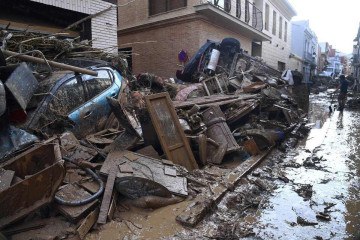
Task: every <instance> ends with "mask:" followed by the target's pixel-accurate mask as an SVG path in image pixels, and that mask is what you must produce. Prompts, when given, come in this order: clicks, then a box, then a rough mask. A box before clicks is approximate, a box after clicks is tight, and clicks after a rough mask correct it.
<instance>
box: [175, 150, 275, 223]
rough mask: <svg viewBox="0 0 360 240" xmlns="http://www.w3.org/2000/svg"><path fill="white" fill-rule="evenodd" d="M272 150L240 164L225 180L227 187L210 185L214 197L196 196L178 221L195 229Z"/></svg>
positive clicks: (179, 216) (217, 184)
mask: <svg viewBox="0 0 360 240" xmlns="http://www.w3.org/2000/svg"><path fill="white" fill-rule="evenodd" d="M271 150H272V148H270V149H269V150H267V151H265V152H263V153H262V154H260V155H257V156H253V157H251V158H250V159H248V160H246V161H245V162H244V163H242V164H240V165H239V166H238V167H236V168H235V169H234V170H233V171H231V172H230V173H229V174H228V175H227V176H226V177H225V179H224V182H225V183H226V187H225V186H224V185H221V184H219V183H215V184H213V185H210V189H211V191H212V196H211V197H209V196H208V195H207V194H206V193H205V194H200V195H198V196H196V198H195V199H194V200H193V201H192V202H191V203H190V204H189V206H188V207H187V208H186V209H185V210H184V211H183V212H182V213H181V214H180V215H178V216H177V217H176V221H178V222H179V223H181V224H182V225H184V226H188V227H195V226H196V225H197V224H198V223H199V222H200V221H201V220H202V219H203V218H204V217H205V216H206V215H207V214H208V213H210V212H211V210H212V209H214V207H215V205H216V204H218V203H219V202H220V201H221V199H222V198H223V197H224V196H225V194H226V192H227V191H229V190H231V189H233V188H234V186H235V185H236V184H237V183H238V182H239V181H240V180H241V178H243V177H244V176H246V174H248V173H249V172H251V171H252V170H253V169H254V168H255V167H256V166H257V165H258V164H259V163H260V162H261V161H262V160H264V159H265V157H266V156H267V155H268V154H269V153H270V152H271Z"/></svg>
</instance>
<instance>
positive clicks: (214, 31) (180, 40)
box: [119, 19, 251, 78]
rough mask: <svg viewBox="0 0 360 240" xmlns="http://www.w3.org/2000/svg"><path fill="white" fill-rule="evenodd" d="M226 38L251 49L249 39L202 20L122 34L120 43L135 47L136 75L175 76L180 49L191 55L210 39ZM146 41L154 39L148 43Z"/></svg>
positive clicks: (134, 70) (134, 68) (133, 48)
mask: <svg viewBox="0 0 360 240" xmlns="http://www.w3.org/2000/svg"><path fill="white" fill-rule="evenodd" d="M225 37H234V38H237V39H238V40H240V42H241V45H242V47H243V48H244V49H246V50H248V51H249V52H250V50H251V41H250V40H249V39H246V38H244V37H242V36H240V35H238V34H235V33H233V32H230V31H227V30H225V29H223V28H219V27H217V26H215V25H213V24H210V23H208V22H206V21H204V20H203V19H194V20H192V21H188V22H179V23H177V24H176V25H170V26H163V27H159V28H153V29H148V30H147V31H140V32H136V33H129V34H124V35H119V46H120V48H125V47H132V51H133V73H134V74H139V73H141V72H150V73H154V74H156V75H158V76H161V77H166V78H169V77H175V73H176V70H178V69H181V67H180V66H178V65H179V64H180V63H179V62H178V59H177V55H178V53H179V51H181V50H182V49H184V50H186V51H187V52H188V54H189V56H190V58H191V57H192V56H193V55H194V54H195V53H196V52H197V51H198V50H199V48H200V47H201V46H202V45H203V44H204V43H205V42H206V40H207V39H211V40H217V41H220V40H222V39H223V38H225ZM147 41H155V42H151V43H145V42H147ZM136 42H138V43H136Z"/></svg>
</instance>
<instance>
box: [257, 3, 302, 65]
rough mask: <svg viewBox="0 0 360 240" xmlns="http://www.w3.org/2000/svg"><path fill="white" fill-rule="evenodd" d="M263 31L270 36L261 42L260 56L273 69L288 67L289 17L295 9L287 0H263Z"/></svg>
mask: <svg viewBox="0 0 360 240" xmlns="http://www.w3.org/2000/svg"><path fill="white" fill-rule="evenodd" d="M261 2H262V6H263V7H262V9H263V16H264V29H263V32H264V33H265V34H267V35H268V36H271V41H266V42H263V44H262V56H261V57H262V58H263V59H264V61H265V62H266V63H267V64H268V65H270V66H272V67H273V68H275V69H278V70H280V71H283V70H285V69H288V68H289V56H290V53H291V39H292V31H291V23H290V21H291V19H292V17H294V16H295V15H296V11H295V10H294V9H293V7H292V6H291V5H290V4H289V2H288V1H287V0H263V1H261Z"/></svg>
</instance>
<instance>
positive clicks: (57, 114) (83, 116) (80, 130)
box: [23, 65, 123, 139]
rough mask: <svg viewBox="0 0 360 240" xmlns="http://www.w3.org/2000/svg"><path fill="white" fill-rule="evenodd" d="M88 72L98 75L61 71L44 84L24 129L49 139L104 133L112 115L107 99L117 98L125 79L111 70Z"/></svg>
mask: <svg viewBox="0 0 360 240" xmlns="http://www.w3.org/2000/svg"><path fill="white" fill-rule="evenodd" d="M89 69H91V70H93V71H96V72H97V73H98V75H97V76H96V77H95V76H90V75H86V74H75V73H73V72H68V71H59V72H54V73H53V74H52V75H51V76H50V77H49V78H47V79H45V80H44V81H41V82H40V87H39V88H38V90H37V92H36V93H35V94H34V97H33V99H32V100H31V102H30V104H29V106H28V112H29V113H28V118H27V121H26V123H25V125H23V128H25V129H27V130H30V131H32V132H35V133H37V134H40V135H43V136H47V137H50V136H51V135H53V134H59V133H62V132H63V131H65V130H70V131H71V132H73V133H74V134H75V136H76V137H77V138H78V139H81V138H83V137H85V136H86V135H88V134H91V133H95V132H97V131H100V130H102V129H103V128H104V126H105V124H106V122H107V120H108V117H109V115H110V114H111V108H110V105H109V104H108V101H107V99H106V98H107V97H113V98H117V97H118V95H119V92H120V89H121V85H122V81H123V78H122V76H121V75H120V73H119V72H118V71H117V70H116V69H114V68H112V67H110V66H106V65H104V66H96V67H89Z"/></svg>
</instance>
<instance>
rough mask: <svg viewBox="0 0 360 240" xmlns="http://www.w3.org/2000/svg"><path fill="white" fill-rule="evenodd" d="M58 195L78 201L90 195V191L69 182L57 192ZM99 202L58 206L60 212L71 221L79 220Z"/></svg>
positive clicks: (68, 199)
mask: <svg viewBox="0 0 360 240" xmlns="http://www.w3.org/2000/svg"><path fill="white" fill-rule="evenodd" d="M56 195H57V196H59V197H60V198H62V199H64V200H67V201H77V200H82V199H85V198H88V197H90V196H91V195H90V193H88V192H86V191H85V190H84V189H82V188H80V187H79V186H77V185H73V184H67V185H65V186H64V187H63V188H62V189H60V190H59V191H58V192H57V193H56ZM96 204H97V200H94V201H92V202H90V203H87V204H85V205H81V206H66V205H60V204H57V205H56V207H57V209H58V210H59V212H60V213H62V214H63V215H64V216H65V217H66V218H67V219H69V220H70V221H71V222H77V221H79V220H80V219H81V218H83V217H84V216H85V215H86V214H87V213H88V212H90V211H91V210H92V209H94V207H95V205H96Z"/></svg>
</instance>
